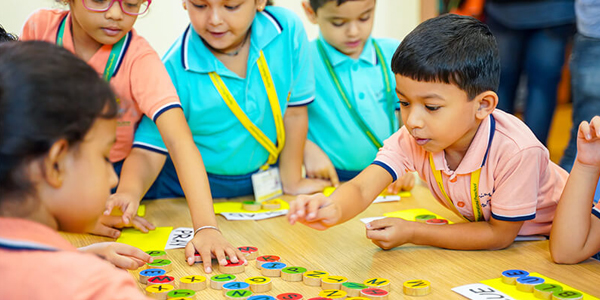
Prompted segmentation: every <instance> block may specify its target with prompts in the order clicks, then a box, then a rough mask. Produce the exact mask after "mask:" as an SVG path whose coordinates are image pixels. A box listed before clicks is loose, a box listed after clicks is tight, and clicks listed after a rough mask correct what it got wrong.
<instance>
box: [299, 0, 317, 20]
mask: <svg viewBox="0 0 600 300" xmlns="http://www.w3.org/2000/svg"><path fill="white" fill-rule="evenodd" d="M302 8H304V13H305V14H306V17H307V18H308V20H309V21H310V22H311V23H313V24H317V12H315V11H314V10H313V9H312V7H311V6H310V3H308V1H302Z"/></svg>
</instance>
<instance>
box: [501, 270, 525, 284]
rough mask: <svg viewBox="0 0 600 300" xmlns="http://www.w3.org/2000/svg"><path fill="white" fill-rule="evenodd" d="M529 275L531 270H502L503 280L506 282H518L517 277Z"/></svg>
mask: <svg viewBox="0 0 600 300" xmlns="http://www.w3.org/2000/svg"><path fill="white" fill-rule="evenodd" d="M523 276H529V272H527V271H523V270H506V271H504V272H502V282H504V283H506V284H513V285H514V284H516V283H517V278H519V277H523Z"/></svg>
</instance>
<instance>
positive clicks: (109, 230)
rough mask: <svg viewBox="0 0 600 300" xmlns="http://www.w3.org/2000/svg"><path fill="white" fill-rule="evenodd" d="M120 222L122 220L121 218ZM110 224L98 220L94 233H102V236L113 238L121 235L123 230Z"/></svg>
mask: <svg viewBox="0 0 600 300" xmlns="http://www.w3.org/2000/svg"><path fill="white" fill-rule="evenodd" d="M119 222H120V220H119ZM107 225H108V224H103V223H102V222H98V224H96V228H95V229H94V234H96V235H101V236H107V237H111V238H114V239H116V238H118V237H119V236H120V235H121V231H119V230H118V229H115V228H113V227H110V225H109V226H107Z"/></svg>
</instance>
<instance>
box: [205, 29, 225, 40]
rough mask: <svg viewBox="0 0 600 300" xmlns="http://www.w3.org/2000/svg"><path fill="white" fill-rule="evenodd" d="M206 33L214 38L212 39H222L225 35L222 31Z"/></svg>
mask: <svg viewBox="0 0 600 300" xmlns="http://www.w3.org/2000/svg"><path fill="white" fill-rule="evenodd" d="M208 33H209V34H210V35H211V36H212V37H214V38H217V39H218V38H222V37H223V36H225V35H226V34H227V31H223V32H215V31H208Z"/></svg>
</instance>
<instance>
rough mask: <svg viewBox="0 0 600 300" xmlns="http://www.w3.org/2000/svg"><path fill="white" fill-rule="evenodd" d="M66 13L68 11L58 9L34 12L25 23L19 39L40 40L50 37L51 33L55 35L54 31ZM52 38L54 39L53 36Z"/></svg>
mask: <svg viewBox="0 0 600 300" xmlns="http://www.w3.org/2000/svg"><path fill="white" fill-rule="evenodd" d="M68 13H69V12H68V11H66V10H60V9H38V10H36V11H34V12H33V13H32V14H31V15H29V17H28V18H27V21H25V25H23V30H22V33H21V37H20V38H21V39H22V40H33V39H36V40H40V39H44V38H47V37H49V36H51V35H52V33H54V35H55V34H56V33H55V32H54V31H56V29H57V28H58V26H59V24H60V22H61V21H62V20H63V19H64V18H65V16H66V15H67V14H68ZM54 38H56V37H55V36H54Z"/></svg>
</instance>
